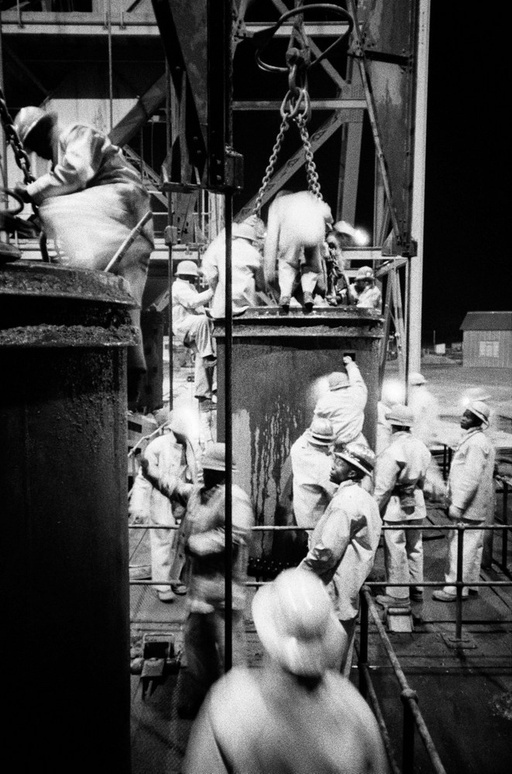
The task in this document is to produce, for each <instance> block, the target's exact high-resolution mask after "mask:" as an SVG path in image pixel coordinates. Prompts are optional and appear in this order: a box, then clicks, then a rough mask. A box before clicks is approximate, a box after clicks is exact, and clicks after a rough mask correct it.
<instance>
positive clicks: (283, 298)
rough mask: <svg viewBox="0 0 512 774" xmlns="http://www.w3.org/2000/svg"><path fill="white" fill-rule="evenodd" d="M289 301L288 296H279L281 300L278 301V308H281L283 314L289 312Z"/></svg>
mask: <svg viewBox="0 0 512 774" xmlns="http://www.w3.org/2000/svg"><path fill="white" fill-rule="evenodd" d="M290 301H291V298H290V296H281V298H280V299H279V306H280V307H281V309H282V310H283V312H287V311H288V310H289V308H290Z"/></svg>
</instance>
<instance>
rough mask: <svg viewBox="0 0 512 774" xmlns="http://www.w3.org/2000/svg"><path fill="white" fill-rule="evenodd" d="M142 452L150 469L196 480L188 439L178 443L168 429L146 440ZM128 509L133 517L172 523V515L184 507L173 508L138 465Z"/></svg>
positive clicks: (191, 448)
mask: <svg viewBox="0 0 512 774" xmlns="http://www.w3.org/2000/svg"><path fill="white" fill-rule="evenodd" d="M144 456H145V457H146V459H147V460H148V461H149V463H150V465H151V467H152V469H153V470H154V471H155V472H156V473H157V474H158V475H159V476H163V475H172V476H177V477H178V478H179V479H181V480H183V481H189V482H197V480H198V475H199V470H198V465H197V461H196V459H197V458H196V453H195V450H194V447H193V445H192V443H191V442H190V441H188V442H187V444H186V447H184V446H183V445H182V444H181V443H178V441H177V440H176V436H175V435H174V433H173V432H172V431H171V430H169V431H167V432H165V433H164V434H163V435H160V436H158V437H157V438H154V439H153V440H152V441H150V443H148V445H147V447H146V449H145V451H144ZM129 513H130V516H131V517H132V518H133V519H136V520H137V521H140V522H145V521H147V520H148V519H151V521H154V522H156V523H162V524H175V523H176V522H175V517H176V516H182V515H183V508H182V507H181V508H180V506H177V511H176V508H175V512H173V507H172V504H171V501H170V500H169V498H168V497H166V496H165V495H164V494H162V493H161V492H160V491H159V490H158V489H157V488H156V487H154V486H153V485H152V484H151V483H150V482H149V481H148V479H147V478H146V477H145V476H144V474H143V472H142V470H140V469H139V472H138V473H137V475H136V477H135V481H134V482H133V487H132V490H131V492H130V499H129Z"/></svg>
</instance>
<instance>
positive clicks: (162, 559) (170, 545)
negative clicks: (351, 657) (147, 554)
mask: <svg viewBox="0 0 512 774" xmlns="http://www.w3.org/2000/svg"><path fill="white" fill-rule="evenodd" d="M150 524H151V526H159V527H172V526H174V524H175V520H174V517H173V516H172V514H171V513H170V512H169V511H165V512H164V510H163V509H159V510H158V512H157V513H156V514H154V513H153V514H152V515H151V518H150ZM177 537H178V531H177V530H175V529H150V530H149V539H150V547H151V578H152V580H153V581H160V582H161V583H162V584H164V585H158V586H155V587H154V588H155V590H156V591H169V590H170V586H169V580H170V579H171V567H172V566H173V564H174V561H175V547H176V543H177Z"/></svg>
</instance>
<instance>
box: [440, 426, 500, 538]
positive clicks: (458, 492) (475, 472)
mask: <svg viewBox="0 0 512 774" xmlns="http://www.w3.org/2000/svg"><path fill="white" fill-rule="evenodd" d="M494 461H495V451H494V447H493V445H492V444H491V442H490V440H489V439H488V438H487V436H486V435H485V433H484V432H483V430H482V428H481V427H472V428H470V429H469V430H468V431H467V433H466V434H465V435H464V437H463V438H462V440H461V442H460V443H459V445H458V446H457V448H456V450H455V453H454V455H453V458H452V462H451V465H450V473H449V476H448V493H447V498H448V504H449V505H454V506H455V507H456V508H461V509H462V518H463V519H467V520H468V521H484V522H486V523H490V522H492V521H493V518H494V506H495V488H494V478H493V476H494Z"/></svg>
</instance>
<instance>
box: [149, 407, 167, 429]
mask: <svg viewBox="0 0 512 774" xmlns="http://www.w3.org/2000/svg"><path fill="white" fill-rule="evenodd" d="M153 416H154V417H155V421H156V423H157V425H158V427H163V426H164V425H167V424H168V423H169V420H170V419H171V412H170V411H169V409H168V408H159V409H157V411H154V412H153Z"/></svg>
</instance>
